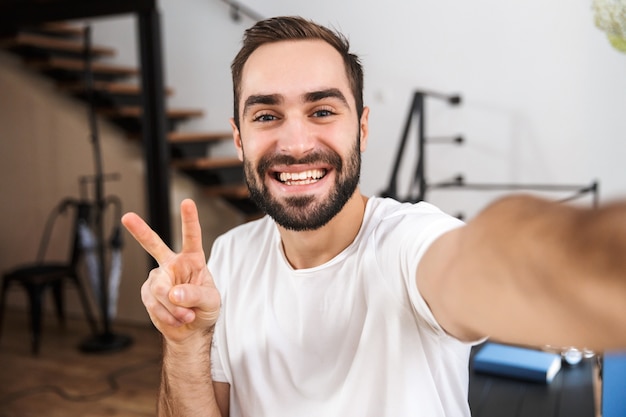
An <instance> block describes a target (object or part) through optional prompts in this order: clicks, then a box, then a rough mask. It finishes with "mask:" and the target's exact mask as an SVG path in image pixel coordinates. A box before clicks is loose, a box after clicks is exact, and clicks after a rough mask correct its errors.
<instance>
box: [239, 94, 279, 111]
mask: <svg viewBox="0 0 626 417" xmlns="http://www.w3.org/2000/svg"><path fill="white" fill-rule="evenodd" d="M282 101H283V97H282V96H281V95H280V94H256V95H252V96H249V97H248V98H247V99H246V102H245V103H244V105H243V115H244V116H245V115H246V113H247V112H248V110H250V107H252V106H254V105H257V104H264V105H266V106H273V105H276V104H280V103H282Z"/></svg>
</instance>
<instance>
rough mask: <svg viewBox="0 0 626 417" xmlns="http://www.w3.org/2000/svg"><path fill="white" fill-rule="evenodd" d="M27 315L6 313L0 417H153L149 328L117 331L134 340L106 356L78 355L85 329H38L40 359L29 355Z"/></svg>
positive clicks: (73, 323)
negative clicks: (39, 335)
mask: <svg viewBox="0 0 626 417" xmlns="http://www.w3.org/2000/svg"><path fill="white" fill-rule="evenodd" d="M27 320H28V317H27V314H26V313H24V312H22V311H7V312H6V314H5V317H4V324H3V331H2V337H1V339H0V417H18V416H19V417H31V416H32V417H43V416H46V417H57V416H58V417H72V416H82V417H100V416H154V415H155V409H156V408H155V404H156V392H157V388H158V385H159V375H160V354H161V340H160V335H159V334H158V332H157V331H156V330H155V329H154V328H152V327H149V326H145V327H141V326H123V325H116V326H114V328H113V330H114V332H115V333H118V334H124V335H128V336H130V337H131V338H132V339H133V343H132V345H131V346H130V347H128V348H126V349H124V350H122V351H118V352H114V353H113V352H109V353H95V354H94V353H91V354H85V353H82V352H81V351H80V350H79V349H78V346H79V345H80V344H81V342H83V341H84V340H85V339H86V338H88V337H89V336H90V332H89V330H88V328H87V325H86V323H85V322H84V321H83V320H79V319H68V321H67V323H66V326H65V329H63V328H62V327H60V326H59V324H58V323H57V322H56V320H54V319H52V318H50V319H49V320H47V321H45V322H44V323H43V334H42V341H41V351H40V353H39V356H33V355H31V352H30V333H29V328H28V321H27Z"/></svg>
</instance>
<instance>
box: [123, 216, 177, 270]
mask: <svg viewBox="0 0 626 417" xmlns="http://www.w3.org/2000/svg"><path fill="white" fill-rule="evenodd" d="M122 224H123V225H124V227H126V230H128V231H129V232H130V234H131V235H133V237H134V238H135V240H136V241H137V242H139V244H140V245H141V246H142V247H143V248H144V249H145V250H146V252H148V253H149V254H150V255H151V256H152V257H153V258H154V259H155V260H156V261H157V263H158V264H159V265H161V264H162V263H164V262H165V261H167V260H168V259H170V258H171V257H172V256H174V252H172V250H171V249H170V248H169V247H167V245H166V244H165V243H164V242H163V240H161V238H160V237H159V235H158V234H157V233H156V232H155V231H154V230H152V229H151V228H150V226H148V224H147V223H146V222H145V221H144V220H143V219H142V218H141V217H139V216H138V215H137V214H135V213H126V214H125V215H123V216H122Z"/></svg>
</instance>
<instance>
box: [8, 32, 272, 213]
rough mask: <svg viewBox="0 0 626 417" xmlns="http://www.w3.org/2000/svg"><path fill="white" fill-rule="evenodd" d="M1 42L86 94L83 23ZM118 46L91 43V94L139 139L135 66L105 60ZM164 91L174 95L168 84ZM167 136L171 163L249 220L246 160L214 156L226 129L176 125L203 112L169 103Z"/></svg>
mask: <svg viewBox="0 0 626 417" xmlns="http://www.w3.org/2000/svg"><path fill="white" fill-rule="evenodd" d="M0 48H3V49H5V50H7V51H10V52H11V53H13V54H17V55H18V56H20V57H21V59H22V60H23V61H24V63H25V64H26V65H27V66H28V67H29V68H31V69H33V70H34V71H36V72H39V73H41V74H42V75H44V76H46V77H49V78H51V79H53V80H54V81H55V83H56V85H57V86H58V89H59V91H60V92H61V93H63V94H67V95H70V96H72V97H75V98H77V99H79V100H85V101H86V100H87V99H88V94H87V93H88V91H87V86H86V83H85V76H84V72H85V66H86V63H85V58H84V29H83V28H81V27H77V26H74V25H67V24H63V23H50V24H46V25H43V26H39V27H36V28H24V29H21V30H20V31H19V32H17V33H15V34H13V35H11V36H8V37H4V38H2V39H0ZM114 55H115V50H114V49H112V48H108V47H106V46H99V45H92V47H91V69H92V74H93V84H92V90H91V98H92V102H93V103H94V107H95V109H96V112H97V114H99V115H100V116H101V117H104V118H106V119H108V120H109V121H111V122H112V123H114V124H115V125H117V126H119V127H120V128H121V129H122V130H123V131H124V132H126V133H127V136H128V138H129V139H131V140H136V141H137V142H138V144H140V138H141V129H142V126H141V125H142V121H141V120H142V119H141V114H142V94H141V87H140V85H139V83H138V81H137V79H138V77H140V76H141V74H140V71H139V70H138V69H137V68H133V67H125V66H120V65H115V64H110V63H107V61H106V60H107V58H111V57H113V56H114ZM165 94H166V96H171V95H173V94H174V93H173V89H171V88H169V87H167V88H166V91H165ZM166 115H167V121H166V129H167V132H168V133H167V141H168V143H169V149H170V163H171V166H172V168H174V169H176V170H178V171H180V172H182V173H183V174H185V175H186V176H188V177H190V178H191V179H192V180H193V181H194V182H195V183H196V184H197V185H198V187H199V188H200V189H201V190H202V191H203V193H204V194H205V195H206V196H208V197H213V198H221V199H223V200H225V201H227V202H228V203H229V204H230V205H232V206H233V207H234V208H235V209H236V210H238V211H240V212H241V213H242V215H243V216H244V218H245V219H246V220H249V219H254V218H258V217H259V216H260V214H261V213H260V212H259V210H258V208H257V207H256V206H255V205H254V203H252V201H251V200H250V199H249V195H248V190H247V187H246V185H245V182H244V178H243V168H242V163H241V161H239V159H238V158H237V157H212V156H211V149H212V148H213V147H214V145H215V144H216V143H218V142H220V141H224V140H232V133H231V132H230V131H228V132H188V131H178V130H177V129H178V127H179V125H180V123H182V122H184V121H187V120H190V119H193V118H199V117H202V116H203V111H202V110H199V109H184V108H167V110H166Z"/></svg>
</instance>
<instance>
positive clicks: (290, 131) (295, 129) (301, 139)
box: [278, 117, 315, 157]
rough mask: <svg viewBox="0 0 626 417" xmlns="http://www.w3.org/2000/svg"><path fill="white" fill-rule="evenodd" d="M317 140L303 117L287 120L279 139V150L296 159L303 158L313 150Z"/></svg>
mask: <svg viewBox="0 0 626 417" xmlns="http://www.w3.org/2000/svg"><path fill="white" fill-rule="evenodd" d="M314 147H315V138H314V133H313V131H312V129H310V127H309V126H307V123H306V120H303V119H302V118H301V117H290V118H286V119H285V121H284V122H283V126H282V129H281V130H280V133H279V138H278V149H279V151H280V152H281V153H285V154H288V155H291V156H294V157H298V156H302V155H305V154H307V153H308V152H310V151H311V150H313V148H314Z"/></svg>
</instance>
